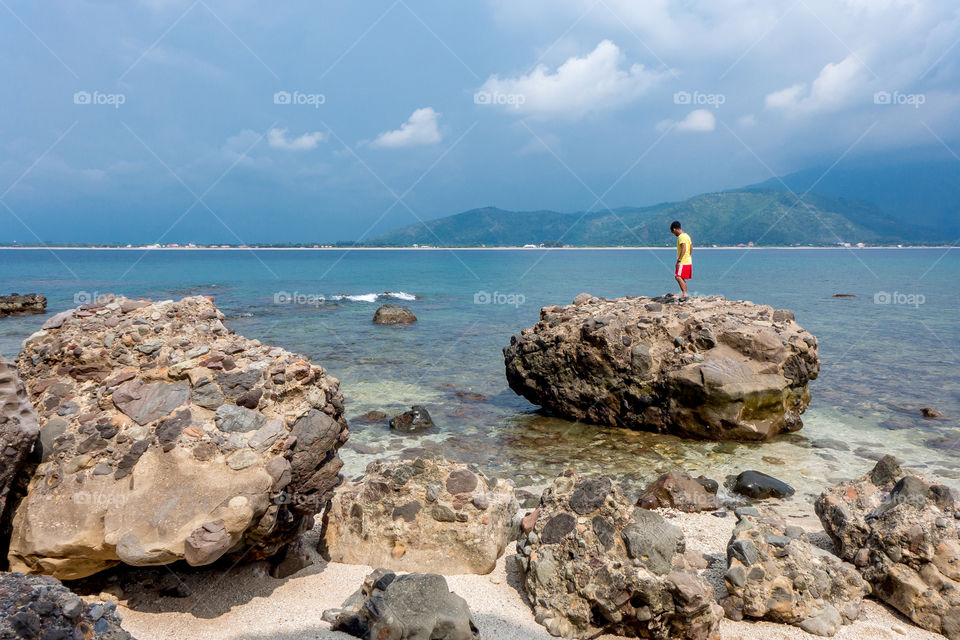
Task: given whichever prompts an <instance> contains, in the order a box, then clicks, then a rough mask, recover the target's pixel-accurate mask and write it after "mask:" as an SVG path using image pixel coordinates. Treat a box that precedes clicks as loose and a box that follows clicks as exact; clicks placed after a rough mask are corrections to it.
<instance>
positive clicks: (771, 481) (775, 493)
mask: <svg viewBox="0 0 960 640" xmlns="http://www.w3.org/2000/svg"><path fill="white" fill-rule="evenodd" d="M731 488H732V489H733V491H735V492H737V493H739V494H741V495H744V496H747V497H748V498H753V499H754V500H763V499H765V498H789V497H790V496H792V495H793V494H794V488H793V487H791V486H790V485H788V484H787V483H786V482H783V481H782V480H777V479H776V478H774V477H773V476H768V475H767V474H765V473H761V472H760V471H744V472H743V473H741V474H740V475H738V476H737V477H736V479H735V480H734V482H733V486H732V487H731Z"/></svg>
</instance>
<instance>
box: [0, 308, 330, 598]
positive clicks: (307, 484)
mask: <svg viewBox="0 0 960 640" xmlns="http://www.w3.org/2000/svg"><path fill="white" fill-rule="evenodd" d="M128 303H130V304H128ZM222 319H223V314H222V313H220V312H219V311H218V310H217V309H216V307H215V306H214V305H213V303H212V302H211V301H210V300H209V299H207V298H203V297H193V298H185V299H183V300H179V301H172V300H167V301H163V302H156V303H152V302H149V301H128V300H126V299H124V298H119V299H116V300H113V299H111V300H110V301H109V302H108V303H106V304H105V305H103V307H102V308H101V309H98V310H97V311H96V312H95V313H94V312H90V311H87V310H84V309H80V310H71V311H70V312H68V313H65V314H64V317H63V319H62V322H60V323H58V326H56V327H49V328H47V329H44V330H43V331H40V332H37V333H35V334H33V335H32V336H31V337H30V338H28V339H27V341H26V342H25V343H24V350H23V352H22V353H21V355H20V357H19V358H18V361H17V365H18V368H19V371H20V375H21V378H22V380H23V381H24V383H25V384H26V388H27V393H28V396H29V400H30V402H31V403H32V405H33V409H34V411H35V412H37V415H38V421H39V423H40V427H41V429H40V433H41V436H42V441H41V445H42V447H43V452H42V455H43V458H42V461H41V462H40V464H39V465H37V466H36V468H35V470H32V475H31V477H29V478H28V479H26V480H28V481H29V485H28V487H27V491H26V495H25V497H24V498H23V500H22V501H21V502H20V504H19V505H18V507H17V509H16V511H15V513H14V514H13V518H12V528H11V536H10V551H9V559H10V563H11V567H12V568H14V569H16V570H18V571H23V572H29V573H50V574H53V575H55V576H56V577H58V578H63V579H75V578H83V577H86V576H89V575H91V574H94V573H96V572H98V571H102V570H104V569H108V568H110V567H113V566H115V565H117V564H119V563H126V564H132V565H161V564H168V563H173V562H176V561H178V560H183V559H185V558H186V556H185V553H187V551H186V549H188V548H191V547H190V545H188V544H187V538H189V537H190V536H191V535H193V538H192V542H191V543H190V544H192V545H193V547H192V551H190V552H189V553H191V554H192V555H191V558H190V561H191V562H192V563H202V562H205V561H206V560H208V559H209V560H210V561H211V562H212V561H213V560H212V558H214V556H216V555H217V553H219V550H220V547H222V546H223V545H224V544H227V546H228V548H229V549H231V550H233V551H236V552H237V553H238V554H239V555H238V557H243V558H244V559H245V560H249V561H255V560H260V559H265V558H271V557H273V556H275V555H277V554H278V553H280V552H282V551H283V550H284V549H285V547H286V546H287V545H288V544H290V543H291V542H293V541H295V540H297V539H298V537H299V535H300V533H301V530H302V529H303V528H304V527H305V526H307V525H312V523H313V519H314V516H315V515H316V514H317V513H319V512H320V511H322V509H323V505H325V504H326V502H327V501H328V500H329V497H330V496H331V494H332V490H333V488H334V487H335V486H336V485H337V483H338V482H339V479H340V478H339V471H340V468H341V466H342V463H341V461H340V459H339V457H338V455H337V450H338V449H339V447H340V446H341V445H343V443H344V442H345V441H346V438H347V425H346V421H345V420H344V419H343V415H342V411H343V398H342V396H341V395H340V392H339V381H337V380H336V379H335V378H332V377H330V376H329V375H328V374H327V373H326V372H325V371H324V370H323V369H322V368H321V367H319V366H316V365H312V364H309V363H308V362H307V361H306V359H305V358H304V357H302V356H298V355H296V354H293V353H289V352H287V351H285V350H283V349H277V348H272V347H266V346H263V345H261V344H260V343H259V342H258V341H256V340H247V339H246V338H243V337H240V336H236V335H234V334H232V332H230V331H229V330H228V329H226V327H224V326H223V324H222V322H221V320H222ZM108 334H109V335H114V336H115V337H116V339H114V340H113V341H112V342H110V345H109V346H102V347H101V346H99V345H106V336H107V335H108ZM156 341H159V344H155V342H156ZM148 343H149V344H150V345H151V346H150V348H148V349H146V350H144V349H137V348H136V347H137V346H138V345H139V346H142V345H144V344H148ZM91 344H93V345H98V346H97V348H89V347H88V345H91ZM154 347H156V348H154ZM201 357H202V358H204V359H209V362H210V363H212V362H214V361H216V362H219V363H221V364H222V363H225V362H227V359H228V358H229V359H230V369H229V370H228V371H226V372H223V371H221V372H220V373H219V374H217V373H215V372H213V371H211V370H209V369H207V368H205V367H203V366H201V365H200V362H199V360H197V358H201ZM224 366H225V365H224ZM268 369H269V370H271V371H273V372H275V375H277V376H280V375H282V376H283V379H284V381H283V383H280V384H277V383H274V382H272V380H271V379H267V378H266V377H265V376H263V375H262V374H263V373H264V372H266V371H267V370H268ZM218 375H222V376H223V377H220V378H218V377H217V376H218ZM218 379H219V380H220V381H221V382H222V384H224V385H225V386H226V387H227V390H228V393H229V395H230V396H231V397H234V396H236V398H241V397H243V396H244V394H246V393H248V392H250V391H253V390H260V389H262V390H263V395H262V396H261V397H260V398H259V401H258V402H257V403H256V404H255V405H254V403H253V402H252V401H250V402H247V404H248V405H249V406H255V407H256V408H255V409H250V408H246V407H243V406H238V405H236V404H232V403H224V402H222V401H223V400H225V398H226V397H227V395H228V393H224V390H223V389H222V388H221V386H220V384H221V382H218V381H217V380H218ZM247 387H249V388H247ZM215 410H216V411H215ZM58 414H62V415H58ZM317 416H322V417H317ZM278 467H284V468H282V469H278ZM0 468H2V467H0ZM157 514H162V515H163V517H162V525H161V524H158V523H159V522H160V521H158V520H157V517H158V515H157ZM217 521H222V522H223V525H224V530H223V531H225V534H223V533H216V535H214V533H215V532H211V531H207V534H209V535H207V534H203V533H201V532H199V531H198V526H199V524H200V523H211V522H217ZM194 534H195V535H194ZM224 535H225V536H226V543H224V542H223V538H224ZM214 543H215V544H214Z"/></svg>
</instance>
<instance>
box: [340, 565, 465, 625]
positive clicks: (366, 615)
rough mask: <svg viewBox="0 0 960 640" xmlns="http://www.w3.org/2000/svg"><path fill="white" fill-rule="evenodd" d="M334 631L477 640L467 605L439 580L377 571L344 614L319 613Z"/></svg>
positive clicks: (441, 578)
mask: <svg viewBox="0 0 960 640" xmlns="http://www.w3.org/2000/svg"><path fill="white" fill-rule="evenodd" d="M323 618H324V620H326V621H328V622H329V623H330V625H331V629H332V630H333V631H342V632H344V633H348V634H350V635H352V636H355V637H357V638H363V640H479V638H480V632H479V630H478V629H477V625H476V624H475V623H474V622H473V618H472V617H471V615H470V608H469V607H468V606H467V601H466V600H464V599H463V598H461V597H460V596H458V595H457V594H455V593H453V592H452V591H450V588H449V587H448V586H447V581H446V580H445V579H444V577H443V576H439V575H436V574H424V573H410V574H407V575H402V576H398V575H397V574H395V573H393V572H391V571H387V570H386V569H377V570H376V571H374V572H373V573H371V574H370V575H369V576H367V577H366V578H365V579H364V581H363V586H362V587H360V589H359V590H358V591H356V592H355V593H354V594H353V595H351V596H350V597H349V598H347V600H346V602H344V603H343V608H342V609H327V610H326V611H324V612H323Z"/></svg>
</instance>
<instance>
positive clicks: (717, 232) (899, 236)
mask: <svg viewBox="0 0 960 640" xmlns="http://www.w3.org/2000/svg"><path fill="white" fill-rule="evenodd" d="M675 219H676V220H681V221H682V222H683V226H684V229H685V230H687V231H689V232H690V234H691V235H693V236H694V238H695V239H696V243H697V244H698V245H700V246H703V245H711V244H716V245H736V244H741V243H742V244H747V243H750V242H753V243H755V244H756V245H778V246H788V245H836V244H837V243H840V242H850V243H857V242H864V243H872V244H894V243H898V242H903V241H905V240H904V238H905V235H904V234H903V233H902V232H901V229H902V227H903V225H902V223H898V222H897V221H896V220H894V219H893V218H892V217H890V216H889V215H887V214H885V213H883V212H882V211H881V210H880V209H878V208H877V207H876V206H874V205H871V204H868V203H865V202H861V201H857V200H850V199H846V198H836V197H830V196H822V195H816V194H808V195H807V196H805V197H804V198H803V201H802V202H799V201H798V200H797V198H796V197H795V196H794V195H793V194H792V193H790V192H789V191H778V190H775V189H745V190H737V191H727V192H722V193H710V194H704V195H699V196H696V197H693V198H690V199H689V200H684V201H683V202H671V203H665V204H659V205H655V206H652V207H642V208H630V207H626V208H620V209H616V210H613V211H596V212H588V213H557V212H554V211H530V212H525V211H524V212H521V211H504V210H503V209H497V208H493V207H488V208H484V209H474V210H472V211H466V212H464V213H460V214H457V215H453V216H448V217H445V218H439V219H437V220H431V221H427V222H426V223H425V224H423V223H417V224H414V225H410V226H408V227H403V228H401V229H396V230H394V231H390V232H388V233H385V234H383V235H381V236H379V237H376V238H374V239H372V240H370V241H368V242H366V243H365V244H366V245H367V246H410V245H413V244H419V245H431V246H440V247H444V246H447V247H452V246H459V247H463V246H480V245H486V246H522V245H524V244H541V243H543V244H547V245H571V246H631V245H632V246H653V245H662V244H669V243H670V237H669V226H670V222H671V221H672V220H675Z"/></svg>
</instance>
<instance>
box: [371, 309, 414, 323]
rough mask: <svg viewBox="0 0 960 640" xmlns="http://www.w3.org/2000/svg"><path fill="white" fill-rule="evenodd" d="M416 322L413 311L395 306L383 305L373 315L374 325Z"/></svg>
mask: <svg viewBox="0 0 960 640" xmlns="http://www.w3.org/2000/svg"><path fill="white" fill-rule="evenodd" d="M416 321H417V316H415V315H413V311H410V309H407V308H406V307H401V306H399V305H395V304H385V305H383V306H382V307H380V308H379V309H377V310H376V312H374V314H373V322H374V324H413V323H414V322H416Z"/></svg>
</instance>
